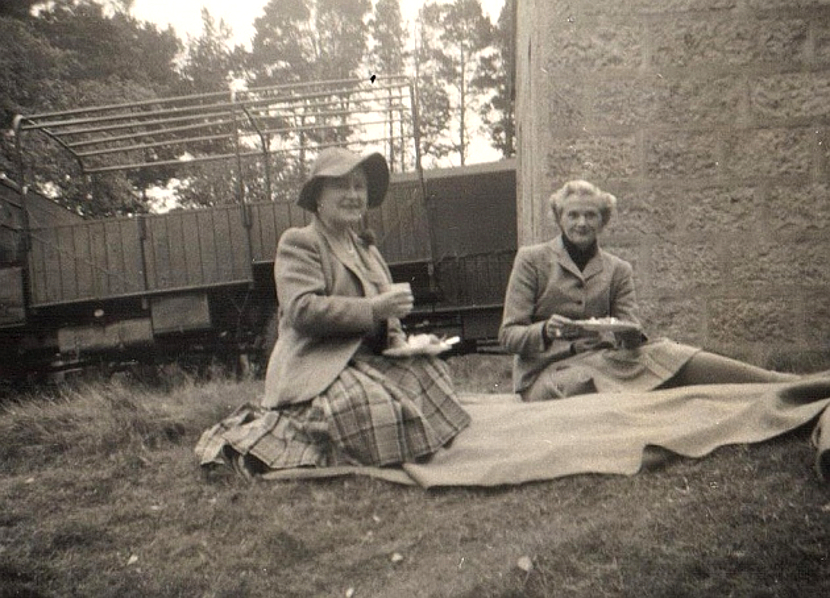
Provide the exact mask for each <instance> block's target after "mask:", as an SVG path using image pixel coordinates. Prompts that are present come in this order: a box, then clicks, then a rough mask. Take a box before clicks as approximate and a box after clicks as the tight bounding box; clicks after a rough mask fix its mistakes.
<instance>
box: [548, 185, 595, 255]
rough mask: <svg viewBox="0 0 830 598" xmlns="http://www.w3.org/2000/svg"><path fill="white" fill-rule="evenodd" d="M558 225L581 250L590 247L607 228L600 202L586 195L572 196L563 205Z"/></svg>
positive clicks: (558, 216)
mask: <svg viewBox="0 0 830 598" xmlns="http://www.w3.org/2000/svg"><path fill="white" fill-rule="evenodd" d="M557 223H558V224H559V228H560V229H562V234H564V235H565V236H566V237H567V238H568V240H569V241H570V242H571V243H573V244H574V245H576V246H577V247H579V248H580V249H587V248H588V247H590V246H591V245H592V244H593V243H594V241H596V240H597V236H599V234H600V233H601V232H602V229H603V227H604V226H605V225H604V222H603V218H602V212H601V204H600V202H599V201H598V200H597V199H596V198H595V197H593V196H591V195H584V194H576V195H571V196H569V197H568V198H567V199H566V200H565V201H564V202H563V203H562V206H561V209H560V210H559V213H558V214H557Z"/></svg>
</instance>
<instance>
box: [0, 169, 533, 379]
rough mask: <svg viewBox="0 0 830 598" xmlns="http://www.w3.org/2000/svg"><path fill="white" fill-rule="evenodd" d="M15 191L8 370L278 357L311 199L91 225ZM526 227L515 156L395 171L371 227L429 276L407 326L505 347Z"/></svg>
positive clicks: (8, 207)
mask: <svg viewBox="0 0 830 598" xmlns="http://www.w3.org/2000/svg"><path fill="white" fill-rule="evenodd" d="M5 189H6V191H7V192H6V193H4V195H3V197H2V203H3V211H4V212H3V213H4V214H6V213H8V214H10V215H11V217H10V218H7V219H6V220H4V223H5V224H4V229H3V230H4V235H5V236H4V237H3V238H2V239H3V254H2V256H3V259H2V262H0V277H2V280H3V281H4V282H5V284H4V285H3V287H4V288H3V299H2V301H3V304H2V310H0V312H2V314H3V320H2V323H0V342H1V346H2V349H0V351H2V355H0V358H1V359H2V366H0V367H2V369H3V372H2V373H3V376H4V377H12V376H19V375H23V374H27V373H29V372H31V371H38V370H44V369H56V368H58V369H59V368H70V367H71V368H75V367H79V366H80V365H83V364H88V363H96V362H97V363H102V364H109V365H117V364H120V363H128V362H134V361H156V362H158V361H165V360H181V359H183V358H187V359H195V358H197V356H201V357H202V358H212V357H216V356H224V357H226V358H228V359H233V360H235V359H236V357H237V356H239V355H243V356H247V357H248V360H247V361H253V362H254V363H262V362H263V361H264V360H265V359H267V354H268V352H269V351H270V347H271V346H272V344H273V342H274V340H275V336H274V335H275V330H276V326H275V320H274V319H275V314H276V292H275V288H274V282H273V275H272V271H273V259H274V250H275V248H276V244H277V241H278V239H279V236H280V234H281V233H282V232H283V231H284V230H285V229H287V228H288V227H290V226H302V225H304V224H306V223H307V222H308V214H307V213H306V212H305V211H304V210H302V209H301V208H299V207H297V206H296V205H294V204H293V203H277V202H254V203H243V204H230V205H222V206H217V207H212V208H203V209H196V210H178V211H173V212H169V213H166V214H155V215H140V216H134V217H124V218H109V219H101V220H84V219H82V218H80V217H78V216H77V215H75V214H72V213H71V212H68V211H66V210H63V209H62V208H59V207H58V206H55V205H54V204H52V203H51V202H50V201H49V200H48V199H46V198H44V197H42V196H37V198H36V199H37V200H36V201H35V200H32V199H30V197H29V196H27V197H26V199H27V200H28V201H26V202H25V204H24V203H23V202H22V201H21V200H20V197H21V196H20V193H19V192H20V190H19V189H17V188H16V187H15V186H14V185H13V184H12V183H11V182H9V181H8V180H6V184H5ZM9 191H11V192H12V193H8V192H9ZM29 195H30V196H31V193H30V194H29ZM24 205H25V208H23V207H22V206H24ZM47 207H48V208H49V209H47ZM50 210H51V211H50ZM64 212H65V214H64ZM45 214H48V215H49V216H48V217H46V216H45ZM24 218H26V219H27V220H26V221H27V222H28V224H29V226H28V229H26V228H25V227H24V226H23V222H24V220H23V219H24ZM515 222H516V218H515V163H514V162H513V161H512V160H505V161H502V162H495V163H490V164H482V165H476V166H471V167H464V168H448V169H438V170H433V171H425V172H424V173H423V176H418V175H416V174H415V173H404V174H393V177H392V183H391V185H390V191H389V194H388V196H387V200H386V201H385V202H384V204H383V206H382V207H381V208H380V209H379V210H374V211H372V212H370V214H369V216H368V218H367V226H368V227H369V228H371V229H372V230H373V231H374V233H375V236H376V238H377V240H378V244H379V247H380V249H381V251H382V252H383V254H384V255H385V256H386V258H387V260H388V261H389V263H390V267H391V269H392V272H393V277H394V278H395V279H396V280H398V281H409V282H410V283H411V284H412V286H413V290H414V292H415V296H416V311H415V312H414V313H413V314H412V316H411V317H410V318H408V319H407V321H406V322H405V325H406V326H408V327H409V328H410V329H411V330H413V331H414V330H432V331H436V332H438V333H442V334H459V335H460V336H461V337H462V339H464V343H463V349H465V350H473V349H476V348H478V347H480V346H486V345H488V344H492V342H493V341H494V340H495V336H496V332H497V329H498V323H499V319H500V315H501V301H502V298H503V293H504V287H505V285H506V281H507V276H508V275H509V271H510V267H511V264H512V259H513V254H514V253H515V247H516V231H515Z"/></svg>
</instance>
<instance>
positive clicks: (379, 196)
mask: <svg viewBox="0 0 830 598" xmlns="http://www.w3.org/2000/svg"><path fill="white" fill-rule="evenodd" d="M318 160H319V158H318ZM358 166H361V167H362V168H363V170H364V171H365V172H366V184H367V186H368V189H367V205H368V207H370V208H375V207H377V206H379V205H380V204H382V203H383V200H384V199H385V198H386V191H387V190H388V189H389V166H388V165H387V163H386V158H384V157H383V154H381V153H379V152H374V153H371V154H366V155H363V156H361V155H358V154H353V153H352V152H348V151H346V150H343V151H341V152H339V153H338V154H337V157H336V159H334V160H332V161H331V163H329V164H326V165H325V166H323V167H322V168H320V169H319V171H318V172H315V173H314V174H313V175H312V176H311V177H310V178H309V179H308V180H307V181H306V182H305V183H304V184H303V188H302V189H301V190H300V197H299V198H298V199H297V205H299V206H300V207H301V208H304V209H306V210H308V211H310V212H314V211H316V210H317V196H318V195H319V193H320V188H321V186H322V179H326V178H337V177H342V176H346V175H347V174H349V173H350V172H351V171H352V170H354V169H355V168H357V167H358Z"/></svg>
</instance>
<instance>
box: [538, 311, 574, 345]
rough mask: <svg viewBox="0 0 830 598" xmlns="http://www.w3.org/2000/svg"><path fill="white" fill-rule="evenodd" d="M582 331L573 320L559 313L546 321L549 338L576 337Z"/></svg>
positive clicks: (546, 331) (546, 333)
mask: <svg viewBox="0 0 830 598" xmlns="http://www.w3.org/2000/svg"><path fill="white" fill-rule="evenodd" d="M581 332H582V329H581V328H580V327H579V326H577V325H576V324H575V323H574V321H573V320H571V319H570V318H566V317H565V316H560V315H559V314H553V315H552V316H551V317H550V318H548V321H547V322H545V335H546V336H547V337H548V338H549V339H555V338H569V339H570V338H576V337H578V336H579V335H580V334H581Z"/></svg>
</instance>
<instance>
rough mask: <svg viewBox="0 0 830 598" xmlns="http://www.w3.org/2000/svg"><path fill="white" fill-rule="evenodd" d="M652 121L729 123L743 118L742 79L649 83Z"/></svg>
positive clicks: (697, 78)
mask: <svg viewBox="0 0 830 598" xmlns="http://www.w3.org/2000/svg"><path fill="white" fill-rule="evenodd" d="M653 84H654V89H653V92H652V96H653V99H652V102H653V105H654V111H653V115H652V116H653V119H654V121H655V122H658V123H660V124H667V125H682V126H701V125H724V124H733V123H735V122H736V121H741V120H742V119H744V118H745V116H744V113H745V105H746V100H745V98H746V86H745V83H744V80H743V78H742V77H736V76H734V75H724V76H715V75H712V74H711V73H707V74H705V75H694V76H687V77H681V76H674V77H669V76H668V75H667V76H665V77H663V76H661V77H659V78H655V80H653Z"/></svg>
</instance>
